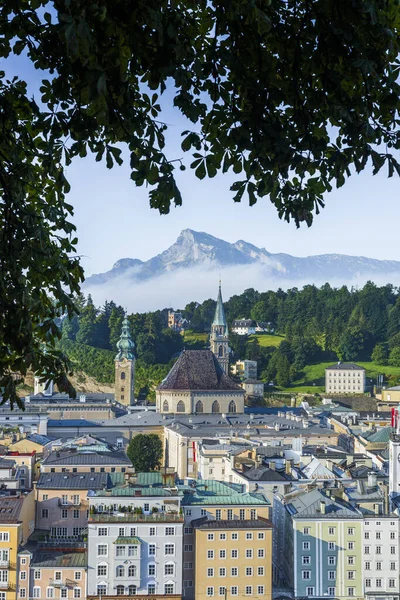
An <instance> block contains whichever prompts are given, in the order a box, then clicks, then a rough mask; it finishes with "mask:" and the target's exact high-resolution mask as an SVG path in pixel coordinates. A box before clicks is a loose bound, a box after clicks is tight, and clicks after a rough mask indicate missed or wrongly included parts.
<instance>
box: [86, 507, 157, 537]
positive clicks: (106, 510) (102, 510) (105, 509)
mask: <svg viewBox="0 0 400 600" xmlns="http://www.w3.org/2000/svg"><path fill="white" fill-rule="evenodd" d="M96 508H97V512H98V513H106V514H108V513H109V507H108V506H105V505H104V504H98V505H97V507H96ZM111 508H112V510H113V511H114V512H119V510H120V505H119V504H112V505H111ZM131 508H132V507H131ZM134 508H136V507H134ZM137 508H142V509H143V512H145V513H147V512H150V504H149V503H148V502H145V503H144V504H143V506H142V507H137ZM128 509H129V507H128ZM161 512H165V504H162V505H161ZM100 529H101V530H104V529H108V528H107V527H99V530H100ZM132 529H135V528H132ZM132 529H131V531H132ZM120 530H125V528H124V527H120ZM104 535H107V534H104ZM121 535H122V534H121Z"/></svg>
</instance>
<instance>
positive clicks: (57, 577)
mask: <svg viewBox="0 0 400 600" xmlns="http://www.w3.org/2000/svg"><path fill="white" fill-rule="evenodd" d="M24 574H25V576H24V577H22V575H24ZM33 578H34V579H37V580H40V579H42V571H41V570H40V569H35V570H34V571H33ZM20 579H26V571H21V572H20ZM53 579H54V581H62V572H61V571H54V576H53ZM81 579H82V571H75V572H74V580H75V581H80V580H81Z"/></svg>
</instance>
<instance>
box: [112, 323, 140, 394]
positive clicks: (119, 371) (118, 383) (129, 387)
mask: <svg viewBox="0 0 400 600" xmlns="http://www.w3.org/2000/svg"><path fill="white" fill-rule="evenodd" d="M117 348H118V354H117V355H116V357H115V400H116V401H117V402H120V404H124V405H125V406H132V404H134V402H135V360H136V359H135V355H134V353H133V351H134V348H135V344H134V343H133V340H132V337H131V332H130V327H129V321H128V318H127V317H126V316H125V318H124V320H123V321H122V332H121V337H120V338H119V341H118V342H117Z"/></svg>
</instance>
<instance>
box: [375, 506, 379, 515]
mask: <svg viewBox="0 0 400 600" xmlns="http://www.w3.org/2000/svg"><path fill="white" fill-rule="evenodd" d="M374 513H375V514H376V515H379V514H380V506H379V504H374Z"/></svg>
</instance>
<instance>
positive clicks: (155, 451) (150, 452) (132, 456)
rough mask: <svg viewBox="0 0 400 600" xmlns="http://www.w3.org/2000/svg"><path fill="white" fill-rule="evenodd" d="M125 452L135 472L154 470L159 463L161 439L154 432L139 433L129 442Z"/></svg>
mask: <svg viewBox="0 0 400 600" xmlns="http://www.w3.org/2000/svg"><path fill="white" fill-rule="evenodd" d="M126 453H127V455H128V458H129V460H130V461H131V463H132V465H133V467H134V469H135V472H136V473H146V472H148V471H154V470H155V469H158V468H159V467H160V465H161V460H162V457H163V446H162V441H161V440H160V438H159V437H158V435H157V434H155V433H150V434H145V433H139V434H138V435H135V437H134V438H132V439H131V441H130V442H129V445H128V449H127V451H126Z"/></svg>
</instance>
